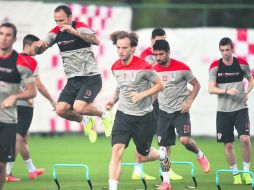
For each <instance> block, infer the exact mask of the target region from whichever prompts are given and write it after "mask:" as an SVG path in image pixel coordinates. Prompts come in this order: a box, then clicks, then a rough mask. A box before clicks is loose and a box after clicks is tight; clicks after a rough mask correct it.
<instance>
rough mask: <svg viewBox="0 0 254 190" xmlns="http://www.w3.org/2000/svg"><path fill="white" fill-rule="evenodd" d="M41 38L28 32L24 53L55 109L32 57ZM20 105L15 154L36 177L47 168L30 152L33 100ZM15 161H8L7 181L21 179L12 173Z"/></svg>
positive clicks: (45, 95)
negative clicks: (35, 43) (39, 164)
mask: <svg viewBox="0 0 254 190" xmlns="http://www.w3.org/2000/svg"><path fill="white" fill-rule="evenodd" d="M39 40H40V39H39V38H38V37H36V36H34V35H32V34H28V35H26V36H25V37H24V39H23V53H22V55H23V56H24V57H25V58H26V59H27V61H28V63H29V64H30V68H31V70H32V72H33V76H34V81H35V85H36V87H37V89H38V91H39V92H40V93H41V94H42V95H43V96H44V97H45V98H47V99H48V101H49V102H50V104H51V105H52V107H53V109H54V110H55V107H56V102H55V101H54V100H53V98H52V96H51V95H50V93H49V92H48V90H47V88H46V87H45V86H44V84H43V83H42V82H41V80H40V77H39V75H38V63H37V61H36V60H35V59H34V58H33V57H31V56H35V55H36V52H35V48H34V47H33V46H34V42H36V41H39ZM17 105H18V107H17V108H18V124H17V134H16V151H15V156H16V157H17V155H18V154H19V153H20V154H21V156H22V158H23V160H24V162H25V165H26V167H27V170H28V177H29V178H30V179H36V178H37V176H39V175H42V174H44V173H45V169H43V168H38V169H37V168H36V167H35V166H34V164H33V162H32V159H31V157H30V152H29V148H28V130H29V127H30V124H31V122H32V118H33V100H32V99H30V100H26V101H25V100H23V101H17ZM13 165H14V162H8V163H7V167H6V181H11V182H15V181H20V179H19V178H16V177H14V176H12V175H11V170H12V168H13Z"/></svg>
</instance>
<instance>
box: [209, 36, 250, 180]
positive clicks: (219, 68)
mask: <svg viewBox="0 0 254 190" xmlns="http://www.w3.org/2000/svg"><path fill="white" fill-rule="evenodd" d="M219 50H220V53H221V55H222V58H221V59H219V60H217V61H214V62H213V63H212V64H211V66H210V69H209V86H208V90H209V93H210V94H217V97H218V105H217V115H216V130H217V141H218V142H220V143H224V151H225V155H226V159H227V162H228V164H229V167H230V169H232V170H238V167H237V163H236V157H235V150H234V144H233V142H234V127H235V129H236V131H237V133H238V137H239V139H240V142H241V145H242V157H243V170H245V171H249V168H250V161H251V141H250V121H249V114H248V106H247V103H246V102H247V100H248V94H249V93H250V91H251V90H252V88H253V86H254V80H253V77H252V74H251V72H250V67H249V64H248V63H247V62H246V61H245V60H243V59H241V58H236V57H233V55H232V54H233V43H232V40H231V39H230V38H228V37H225V38H222V39H221V40H220V42H219ZM244 78H246V79H247V80H248V82H249V83H248V86H247V88H246V89H245V88H244V84H243V79H244ZM233 180H234V181H233V183H234V184H241V183H242V180H241V176H240V174H239V173H238V172H234V173H233ZM243 182H245V183H246V184H251V183H252V178H251V176H250V175H249V174H246V173H244V174H243Z"/></svg>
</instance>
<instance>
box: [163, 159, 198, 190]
mask: <svg viewBox="0 0 254 190" xmlns="http://www.w3.org/2000/svg"><path fill="white" fill-rule="evenodd" d="M170 163H171V164H178V165H180V164H185V165H190V166H191V176H192V180H193V183H194V185H195V188H197V186H198V184H197V180H196V177H195V167H194V164H193V163H192V162H185V161H171V162H170ZM159 173H160V178H161V181H163V177H162V171H161V168H160V170H159Z"/></svg>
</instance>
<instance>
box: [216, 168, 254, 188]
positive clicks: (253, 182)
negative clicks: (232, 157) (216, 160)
mask: <svg viewBox="0 0 254 190" xmlns="http://www.w3.org/2000/svg"><path fill="white" fill-rule="evenodd" d="M227 172H228V173H248V174H250V175H251V177H252V190H254V173H253V172H251V171H244V170H217V171H216V178H215V179H216V186H217V189H218V190H221V187H220V182H219V176H220V173H227Z"/></svg>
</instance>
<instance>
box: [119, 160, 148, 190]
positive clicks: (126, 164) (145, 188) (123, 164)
mask: <svg viewBox="0 0 254 190" xmlns="http://www.w3.org/2000/svg"><path fill="white" fill-rule="evenodd" d="M121 165H122V166H139V167H140V168H141V171H142V172H141V181H142V183H143V185H144V190H147V184H146V180H145V177H144V166H143V164H139V163H122V164H121Z"/></svg>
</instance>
